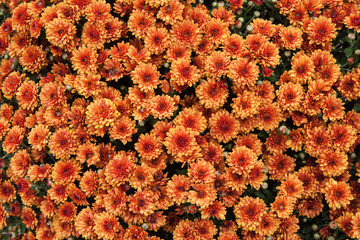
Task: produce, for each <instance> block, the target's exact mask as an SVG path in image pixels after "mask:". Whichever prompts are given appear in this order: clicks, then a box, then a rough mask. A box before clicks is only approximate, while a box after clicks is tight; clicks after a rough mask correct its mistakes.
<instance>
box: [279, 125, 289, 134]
mask: <svg viewBox="0 0 360 240" xmlns="http://www.w3.org/2000/svg"><path fill="white" fill-rule="evenodd" d="M287 130H288V128H287V127H286V126H284V125H282V126H281V127H280V128H279V131H280V132H281V133H282V134H286V132H287Z"/></svg>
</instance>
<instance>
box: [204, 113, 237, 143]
mask: <svg viewBox="0 0 360 240" xmlns="http://www.w3.org/2000/svg"><path fill="white" fill-rule="evenodd" d="M209 127H210V134H211V136H213V137H214V138H216V139H217V140H219V141H221V142H224V143H227V142H229V141H230V140H231V139H234V138H235V137H236V136H237V134H238V132H239V128H240V123H239V121H238V120H236V118H235V117H234V116H233V115H232V114H231V113H229V112H227V111H226V110H219V111H218V112H217V113H214V114H213V115H212V116H211V118H210V120H209Z"/></svg>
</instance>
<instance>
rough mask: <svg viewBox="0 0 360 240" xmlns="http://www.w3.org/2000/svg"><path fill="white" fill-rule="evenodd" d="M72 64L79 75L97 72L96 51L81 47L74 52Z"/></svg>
mask: <svg viewBox="0 0 360 240" xmlns="http://www.w3.org/2000/svg"><path fill="white" fill-rule="evenodd" d="M72 54H73V55H72V57H71V63H72V66H73V68H74V69H75V70H78V71H79V73H92V72H95V71H96V61H97V54H96V51H94V49H92V48H89V47H86V46H84V45H83V46H81V47H79V48H77V49H75V50H74V51H73V52H72Z"/></svg>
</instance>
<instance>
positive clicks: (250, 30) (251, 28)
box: [246, 25, 254, 32]
mask: <svg viewBox="0 0 360 240" xmlns="http://www.w3.org/2000/svg"><path fill="white" fill-rule="evenodd" d="M246 30H248V32H252V30H254V27H253V26H251V25H247V26H246Z"/></svg>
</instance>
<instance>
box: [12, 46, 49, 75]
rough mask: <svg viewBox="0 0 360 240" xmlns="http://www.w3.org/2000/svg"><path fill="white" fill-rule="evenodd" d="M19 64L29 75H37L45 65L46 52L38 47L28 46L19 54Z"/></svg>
mask: <svg viewBox="0 0 360 240" xmlns="http://www.w3.org/2000/svg"><path fill="white" fill-rule="evenodd" d="M19 61H20V64H21V65H22V66H23V67H24V69H25V70H27V71H29V72H31V73H38V72H39V71H40V70H41V69H42V68H43V67H45V66H46V65H47V59H46V52H45V51H43V50H42V49H41V48H40V47H39V46H36V45H30V46H28V47H27V48H26V49H25V51H24V52H23V53H22V54H21V57H20V59H19Z"/></svg>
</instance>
